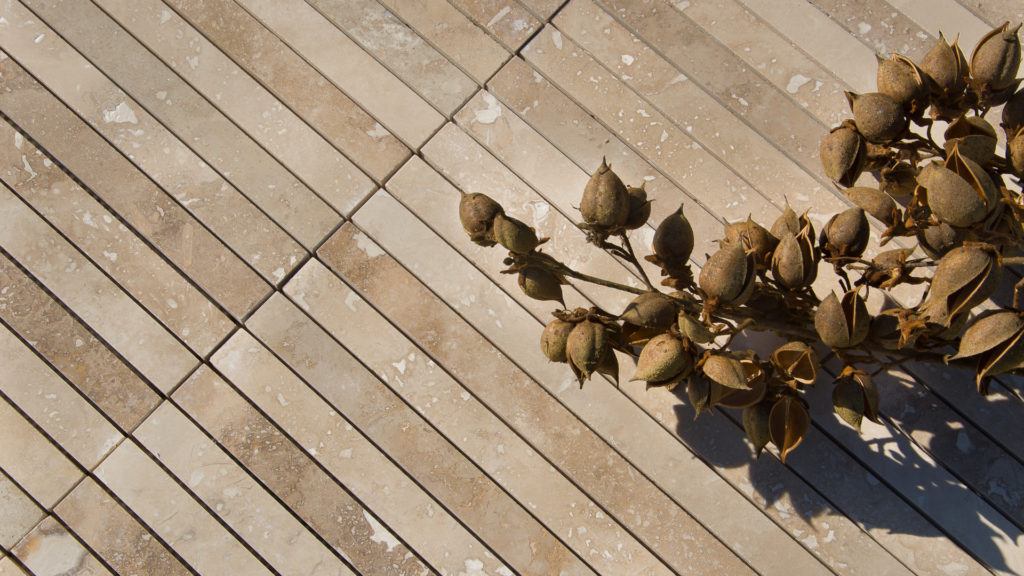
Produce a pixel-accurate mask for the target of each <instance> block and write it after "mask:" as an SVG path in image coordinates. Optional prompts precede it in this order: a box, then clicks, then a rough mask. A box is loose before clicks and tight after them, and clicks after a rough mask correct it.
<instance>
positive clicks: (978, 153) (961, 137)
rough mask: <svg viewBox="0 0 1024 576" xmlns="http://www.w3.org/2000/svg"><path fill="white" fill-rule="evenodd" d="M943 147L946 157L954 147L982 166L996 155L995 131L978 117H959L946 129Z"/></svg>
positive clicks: (965, 156) (962, 154) (963, 155)
mask: <svg viewBox="0 0 1024 576" xmlns="http://www.w3.org/2000/svg"><path fill="white" fill-rule="evenodd" d="M945 138H946V141H945V143H944V144H943V147H944V148H945V150H946V154H947V156H948V155H949V154H951V153H952V152H953V147H954V146H955V147H956V149H957V151H958V153H959V154H960V155H961V156H962V157H964V158H969V159H971V160H973V161H974V162H976V163H977V164H979V165H980V166H984V165H986V164H988V163H989V162H991V161H992V158H993V157H995V154H996V142H997V140H996V130H995V128H993V127H992V125H991V124H989V123H988V122H986V121H985V119H984V118H982V117H980V116H961V117H959V118H957V119H956V120H954V121H953V123H952V124H950V125H949V127H948V128H946V133H945Z"/></svg>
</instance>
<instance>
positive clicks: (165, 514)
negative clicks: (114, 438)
mask: <svg viewBox="0 0 1024 576" xmlns="http://www.w3.org/2000/svg"><path fill="white" fill-rule="evenodd" d="M95 474H96V477H97V478H98V479H99V480H100V481H101V482H103V483H104V484H105V485H106V486H107V488H109V489H110V491H111V492H113V493H114V494H115V495H117V497H118V498H119V499H120V500H121V501H122V502H124V504H125V505H126V506H128V507H129V508H130V509H131V510H132V511H133V512H134V513H135V514H137V515H138V516H139V518H141V519H142V521H143V522H145V523H146V524H147V525H149V527H150V529H152V530H153V532H154V533H155V534H157V535H158V536H160V538H161V539H163V540H164V542H167V544H168V546H170V547H171V548H173V549H174V551H175V552H177V553H178V554H179V555H180V556H181V557H182V558H184V559H185V561H186V562H188V563H189V564H190V565H191V566H192V567H193V568H194V569H195V570H196V571H197V572H199V573H200V574H210V575H212V574H229V573H230V574H253V575H257V574H266V575H269V574H271V572H270V570H268V569H267V568H266V566H264V565H263V564H261V563H260V561H259V560H257V559H256V557H255V556H253V555H252V553H250V552H249V550H247V549H246V548H245V547H243V546H242V545H241V544H240V543H239V542H238V540H236V539H235V537H234V536H233V535H232V534H231V533H229V532H228V531H227V530H226V529H225V528H224V527H223V526H221V525H220V524H219V523H218V522H217V521H216V520H215V519H214V518H213V517H212V516H211V515H210V513H209V512H207V511H206V510H205V509H203V508H202V507H201V506H200V505H199V503H197V502H196V501H195V500H193V499H192V496H191V495H190V494H189V493H188V492H186V491H185V490H184V489H183V488H182V487H180V486H179V485H178V484H177V483H175V482H174V480H172V479H171V477H170V476H168V475H167V473H166V472H164V471H163V470H162V469H161V468H160V467H159V466H157V464H156V463H155V462H153V460H151V459H150V458H149V456H147V455H146V454H145V453H144V452H143V451H142V450H141V449H139V447H138V446H136V444H135V443H134V442H130V441H129V442H123V443H122V444H121V445H120V446H118V447H117V449H116V450H114V451H113V452H111V454H110V456H108V457H107V458H106V459H105V460H104V461H103V462H102V463H100V465H99V466H98V467H97V468H96V470H95ZM89 516H92V515H89ZM69 524H70V522H69Z"/></svg>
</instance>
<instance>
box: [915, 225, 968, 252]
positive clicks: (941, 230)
mask: <svg viewBox="0 0 1024 576" xmlns="http://www.w3.org/2000/svg"><path fill="white" fill-rule="evenodd" d="M963 236H964V234H963V232H962V231H960V230H957V229H956V228H953V227H952V226H950V225H949V224H946V223H945V222H942V223H940V224H938V225H937V226H929V227H927V228H925V229H924V230H918V231H917V241H918V243H920V245H921V249H922V250H924V253H925V254H927V255H928V256H929V257H930V258H934V259H939V258H942V256H943V255H945V254H946V253H947V252H949V251H950V250H952V249H953V248H956V247H957V246H960V245H961V244H963Z"/></svg>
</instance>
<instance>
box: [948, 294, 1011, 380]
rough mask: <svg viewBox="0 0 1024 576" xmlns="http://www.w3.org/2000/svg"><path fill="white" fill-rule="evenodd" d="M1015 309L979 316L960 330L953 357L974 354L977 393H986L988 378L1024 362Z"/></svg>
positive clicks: (965, 356) (967, 356) (964, 356)
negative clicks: (958, 344) (961, 331)
mask: <svg viewBox="0 0 1024 576" xmlns="http://www.w3.org/2000/svg"><path fill="white" fill-rule="evenodd" d="M1021 316H1022V313H1021V311H1019V310H999V311H996V312H992V313H989V314H986V315H982V316H980V317H979V318H978V319H977V320H975V321H974V323H973V324H971V325H970V326H969V327H968V328H967V330H966V331H965V332H964V335H963V338H962V339H961V340H960V349H959V351H958V352H957V354H956V356H953V357H952V358H953V359H956V358H970V357H973V356H977V357H978V375H977V385H978V392H980V393H981V394H982V395H987V394H988V380H989V378H990V377H992V376H995V375H997V374H1002V373H1003V372H1008V371H1010V370H1013V369H1014V368H1018V367H1020V365H1021V363H1022V362H1024V318H1022V317H1021Z"/></svg>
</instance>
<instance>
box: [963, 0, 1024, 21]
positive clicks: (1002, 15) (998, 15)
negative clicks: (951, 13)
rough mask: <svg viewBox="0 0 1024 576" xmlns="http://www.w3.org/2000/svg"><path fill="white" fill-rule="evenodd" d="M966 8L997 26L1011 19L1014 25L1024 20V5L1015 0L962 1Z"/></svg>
mask: <svg viewBox="0 0 1024 576" xmlns="http://www.w3.org/2000/svg"><path fill="white" fill-rule="evenodd" d="M960 4H961V5H963V6H964V7H965V8H967V9H968V10H970V11H971V12H973V13H974V14H975V15H976V16H977V17H978V18H980V19H982V20H984V21H985V22H986V23H987V24H988V25H989V26H992V27H996V26H999V25H1001V24H1002V23H1003V22H1006V21H1007V20H1009V21H1010V22H1012V23H1013V24H1014V25H1016V24H1018V23H1020V22H1021V21H1022V20H1024V6H1021V5H1020V4H1019V3H1018V2H1016V1H1015V0H987V1H986V2H960Z"/></svg>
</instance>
